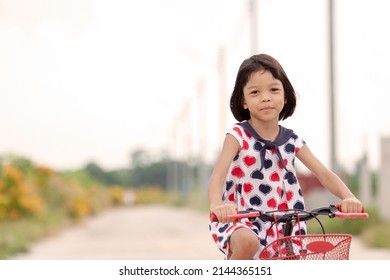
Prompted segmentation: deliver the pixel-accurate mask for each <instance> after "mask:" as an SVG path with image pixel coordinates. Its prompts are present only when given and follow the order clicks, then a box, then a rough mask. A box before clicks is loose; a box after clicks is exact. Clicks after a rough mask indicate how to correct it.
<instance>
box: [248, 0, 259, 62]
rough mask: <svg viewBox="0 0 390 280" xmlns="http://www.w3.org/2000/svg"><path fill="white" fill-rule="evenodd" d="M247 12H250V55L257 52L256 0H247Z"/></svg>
mask: <svg viewBox="0 0 390 280" xmlns="http://www.w3.org/2000/svg"><path fill="white" fill-rule="evenodd" d="M249 1H250V2H249V14H250V21H251V22H250V25H251V27H250V30H251V34H250V36H251V38H250V40H251V50H250V51H251V55H254V54H257V51H258V46H257V44H258V28H257V27H258V3H257V1H258V0H249Z"/></svg>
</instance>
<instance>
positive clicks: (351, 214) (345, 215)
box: [335, 204, 368, 219]
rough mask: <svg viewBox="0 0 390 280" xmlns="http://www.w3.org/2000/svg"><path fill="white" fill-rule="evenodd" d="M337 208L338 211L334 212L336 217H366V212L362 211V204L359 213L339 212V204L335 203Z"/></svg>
mask: <svg viewBox="0 0 390 280" xmlns="http://www.w3.org/2000/svg"><path fill="white" fill-rule="evenodd" d="M336 208H337V210H339V212H338V213H336V214H335V216H336V217H337V218H340V219H344V218H368V214H367V213H365V212H364V207H363V206H362V212H361V213H344V212H341V204H336Z"/></svg>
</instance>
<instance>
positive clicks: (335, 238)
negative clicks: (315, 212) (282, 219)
mask: <svg viewBox="0 0 390 280" xmlns="http://www.w3.org/2000/svg"><path fill="white" fill-rule="evenodd" d="M351 240H352V236H351V235H350V234H308V235H296V236H286V237H282V238H279V239H276V240H274V241H273V242H271V243H270V244H268V245H267V246H266V247H264V249H263V250H262V252H261V253H260V259H262V260H348V259H349V249H350V246H351Z"/></svg>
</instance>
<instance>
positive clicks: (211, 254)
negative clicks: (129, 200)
mask: <svg viewBox="0 0 390 280" xmlns="http://www.w3.org/2000/svg"><path fill="white" fill-rule="evenodd" d="M14 259H21V260H34V259H38V260H44V259H47V260H100V259H103V260H104V259H112V260H121V259H127V260H153V259H154V260H175V259H178V260H221V259H223V255H222V253H220V252H219V250H218V249H217V247H216V246H215V245H214V243H213V241H212V239H211V237H210V235H209V232H208V215H207V213H201V212H198V211H195V210H191V209H186V208H174V207H168V206H132V207H123V208H117V209H112V210H107V211H106V212H104V213H102V214H100V215H98V216H96V217H93V218H90V219H87V220H85V221H84V222H82V223H80V224H78V225H76V226H73V227H70V228H67V229H64V230H63V231H61V232H60V233H59V234H58V235H55V236H51V237H48V238H46V239H44V240H42V241H40V242H37V243H35V244H33V245H32V246H31V247H30V249H29V250H28V252H26V253H23V254H19V255H17V256H15V258H14ZM350 259H354V260H369V259H377V260H379V259H382V260H383V259H387V260H390V250H383V249H370V248H367V247H366V246H364V245H363V244H362V243H361V242H360V240H359V239H357V238H354V239H353V241H352V246H351V256H350Z"/></svg>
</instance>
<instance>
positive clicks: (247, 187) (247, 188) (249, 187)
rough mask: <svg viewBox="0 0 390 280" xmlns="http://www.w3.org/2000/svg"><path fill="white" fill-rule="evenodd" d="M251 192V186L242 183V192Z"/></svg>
mask: <svg viewBox="0 0 390 280" xmlns="http://www.w3.org/2000/svg"><path fill="white" fill-rule="evenodd" d="M252 190H253V186H252V184H249V183H244V192H246V193H249V192H251V191H252Z"/></svg>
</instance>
